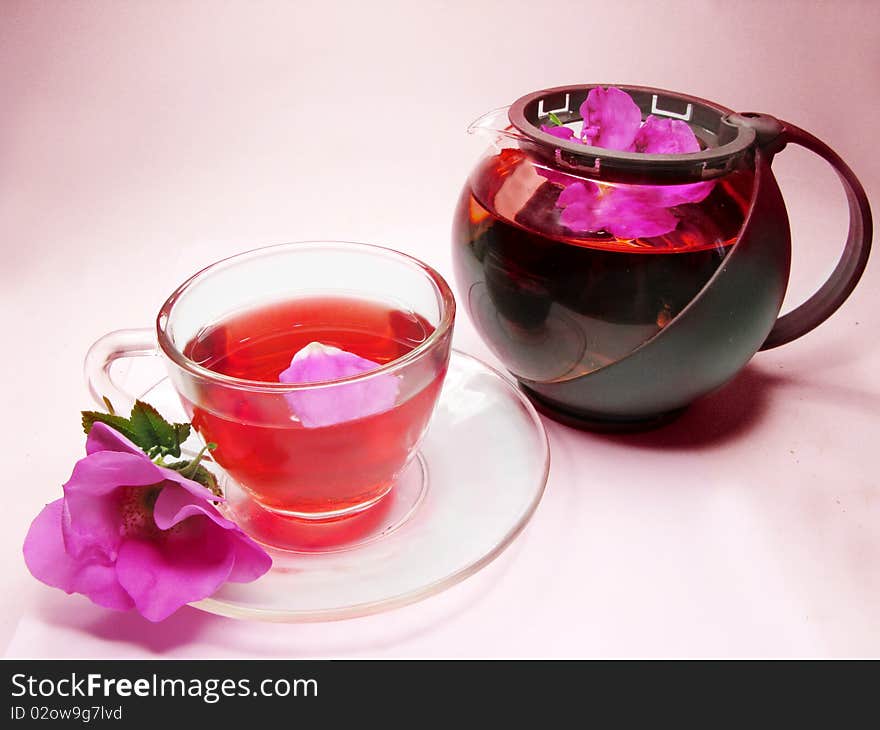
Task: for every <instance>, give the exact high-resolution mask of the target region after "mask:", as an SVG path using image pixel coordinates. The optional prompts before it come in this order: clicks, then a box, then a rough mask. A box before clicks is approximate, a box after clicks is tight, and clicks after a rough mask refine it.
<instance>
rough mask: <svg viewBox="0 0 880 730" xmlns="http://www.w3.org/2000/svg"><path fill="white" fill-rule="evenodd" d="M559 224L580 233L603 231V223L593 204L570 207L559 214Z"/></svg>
mask: <svg viewBox="0 0 880 730" xmlns="http://www.w3.org/2000/svg"><path fill="white" fill-rule="evenodd" d="M559 222H560V223H561V224H562V225H564V226H565V227H566V228H568V229H569V230H571V231H577V232H578V233H586V232H590V231H601V230H602V221H601V219H599V218H598V217H597V216H596V207H595V205H593V204H592V203H574V204H573V205H569V206H568V207H567V208H566V209H565V210H563V211H562V213H560V214H559Z"/></svg>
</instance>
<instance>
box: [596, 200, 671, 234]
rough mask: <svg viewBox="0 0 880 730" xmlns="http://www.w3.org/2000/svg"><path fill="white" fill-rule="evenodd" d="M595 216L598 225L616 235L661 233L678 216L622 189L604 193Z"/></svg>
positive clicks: (669, 226) (669, 227)
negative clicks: (596, 216)
mask: <svg viewBox="0 0 880 730" xmlns="http://www.w3.org/2000/svg"><path fill="white" fill-rule="evenodd" d="M598 217H599V218H600V219H601V221H602V227H603V228H604V229H605V230H606V231H608V233H610V234H611V235H613V236H616V237H617V238H650V237H652V236H662V235H664V234H665V233H669V232H670V231H674V230H675V227H676V226H677V225H678V218H676V217H675V215H673V214H672V213H671V212H670V211H669V210H668V209H667V208H663V207H659V206H657V205H655V204H654V203H653V201H652V200H650V199H648V200H645V199H644V198H642V197H640V196H639V194H638V193H637V192H636V193H633V192H631V191H628V190H626V189H615V190H611V191H609V192H608V193H606V194H605V195H604V196H603V205H602V208H601V210H600V211H599V212H598Z"/></svg>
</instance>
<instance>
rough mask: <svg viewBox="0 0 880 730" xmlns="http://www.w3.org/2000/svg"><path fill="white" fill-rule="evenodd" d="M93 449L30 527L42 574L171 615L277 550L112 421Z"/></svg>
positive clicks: (31, 555)
mask: <svg viewBox="0 0 880 730" xmlns="http://www.w3.org/2000/svg"><path fill="white" fill-rule="evenodd" d="M86 454H87V456H86V457H85V458H83V459H80V460H79V461H78V462H77V463H76V466H74V469H73V474H72V475H71V477H70V480H69V481H68V482H67V483H66V484H65V485H64V497H62V498H61V499H58V500H56V501H54V502H52V503H50V504H48V505H46V507H45V508H44V509H43V511H42V512H40V514H39V515H37V517H36V519H35V520H34V521H33V523H32V524H31V527H30V530H28V534H27V537H26V538H25V541H24V558H25V562H26V564H27V567H28V570H30V572H31V573H32V574H33V575H34V577H35V578H37V579H38V580H41V581H42V582H44V583H46V584H48V585H50V586H54V587H56V588H61V589H62V590H63V591H66V592H67V593H82V594H83V595H85V596H88V597H89V598H90V599H91V600H92V601H93V602H95V603H97V604H98V605H100V606H105V607H107V608H115V609H118V610H128V609H131V608H135V609H137V610H138V611H139V612H140V613H141V614H142V615H143V616H144V617H145V618H147V619H149V620H150V621H161V620H162V619H164V618H166V617H168V616H169V615H171V614H172V613H174V612H175V611H176V610H177V609H178V608H180V607H181V606H183V605H185V604H187V603H190V602H191V601H198V600H200V599H202V598H206V597H207V596H210V595H211V594H212V593H214V592H215V591H216V590H217V589H218V588H219V587H220V586H221V585H222V584H223V583H225V582H226V581H233V582H236V583H247V582H249V581H252V580H255V579H257V578H259V577H260V576H261V575H263V573H265V572H266V571H267V570H269V568H270V566H271V564H272V561H271V559H270V557H269V556H268V554H267V553H266V552H265V551H264V550H263V549H262V548H261V547H260V546H259V545H257V544H256V543H255V542H254V541H253V540H251V539H250V538H249V537H247V535H245V534H244V533H243V532H241V530H240V529H239V528H238V527H237V526H236V525H235V524H234V523H232V522H230V521H229V520H227V519H225V518H224V517H222V516H221V515H220V513H219V512H218V511H217V509H216V508H215V507H214V506H213V504H212V501H220V498H218V497H217V496H215V495H214V494H213V492H211V490H209V489H207V488H205V487H203V486H201V485H200V484H197V483H196V482H194V481H192V480H190V479H187V478H185V477H184V476H182V475H181V474H180V473H179V472H177V471H174V470H173V469H168V468H166V467H162V466H158V465H157V464H155V463H153V462H152V461H151V460H150V458H149V457H148V456H147V455H146V454H145V453H144V452H143V451H141V450H140V449H139V448H138V447H137V446H135V445H134V444H133V443H132V442H131V441H129V440H128V439H127V438H125V437H124V436H122V435H121V434H119V433H118V432H116V431H114V430H113V429H112V428H110V427H109V426H107V425H105V424H103V423H95V424H94V425H93V426H92V428H91V431H90V432H89V436H88V438H87V440H86Z"/></svg>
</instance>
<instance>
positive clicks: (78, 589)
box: [22, 499, 134, 611]
mask: <svg viewBox="0 0 880 730" xmlns="http://www.w3.org/2000/svg"><path fill="white" fill-rule="evenodd" d="M62 502H63V500H62V499H57V500H55V501H54V502H52V503H51V504H48V505H46V506H45V507H44V508H43V510H42V512H40V514H39V515H37V517H36V519H35V520H34V521H33V522H32V523H31V526H30V529H29V530H28V534H27V537H25V540H24V547H23V550H22V552H23V553H24V560H25V564H26V565H27V567H28V570H29V571H30V572H31V574H32V575H33V576H34V577H35V578H36V579H37V580H39V581H42V582H43V583H45V584H47V585H50V586H53V587H55V588H60V589H61V590H63V591H65V592H66V593H82V594H84V595H86V596H88V597H89V598H90V599H91V600H92V601H94V602H95V603H97V604H98V605H100V606H105V607H106V608H115V609H118V610H121V611H124V610H127V609H129V608H131V607H132V606H133V605H134V602H133V601H132V600H131V597H130V596H129V595H128V593H126V592H125V590H124V589H123V588H122V586H121V585H119V581H118V580H117V578H116V568H115V567H114V566H113V565H106V564H101V563H97V562H80V561H76V560H74V559H73V558H71V557H70V556H69V555H68V554H67V552H66V550H65V549H64V540H63V538H62V534H61V511H62Z"/></svg>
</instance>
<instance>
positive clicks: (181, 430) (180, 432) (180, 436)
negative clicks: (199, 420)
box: [174, 423, 191, 456]
mask: <svg viewBox="0 0 880 730" xmlns="http://www.w3.org/2000/svg"><path fill="white" fill-rule="evenodd" d="M190 430H191V429H190V425H189V424H188V423H175V424H174V433H175V438H176V439H177V446H178V447H180V444H182V443H183V442H184V441H186V440H187V439H188V438H189V434H190ZM178 455H179V453H178V454H174V456H178Z"/></svg>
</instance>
